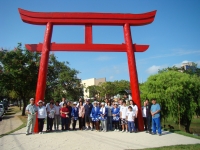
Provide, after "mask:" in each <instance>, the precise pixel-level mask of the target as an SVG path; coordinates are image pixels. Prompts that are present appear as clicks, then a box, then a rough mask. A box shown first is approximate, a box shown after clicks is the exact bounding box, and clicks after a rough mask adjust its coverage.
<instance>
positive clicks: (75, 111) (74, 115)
mask: <svg viewBox="0 0 200 150" xmlns="http://www.w3.org/2000/svg"><path fill="white" fill-rule="evenodd" d="M78 115H79V112H78V107H77V103H76V102H73V107H72V113H71V116H72V121H73V122H72V129H73V130H76V122H77V120H78Z"/></svg>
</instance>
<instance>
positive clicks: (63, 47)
mask: <svg viewBox="0 0 200 150" xmlns="http://www.w3.org/2000/svg"><path fill="white" fill-rule="evenodd" d="M42 45H43V44H42V43H40V44H26V45H25V46H26V48H27V49H28V50H29V51H37V52H41V51H42ZM132 46H135V52H144V51H146V50H147V49H148V48H149V45H137V44H133V45H132ZM50 49H51V51H78V52H126V51H127V50H126V44H57V43H51V48H50Z"/></svg>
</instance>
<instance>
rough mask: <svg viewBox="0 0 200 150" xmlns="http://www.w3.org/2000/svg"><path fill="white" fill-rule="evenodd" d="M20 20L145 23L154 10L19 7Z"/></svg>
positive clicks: (150, 20) (92, 23) (38, 21)
mask: <svg viewBox="0 0 200 150" xmlns="http://www.w3.org/2000/svg"><path fill="white" fill-rule="evenodd" d="M19 13H20V16H21V18H22V20H23V21H24V22H26V23H29V24H35V25H46V24H47V23H48V22H51V23H53V25H85V24H91V25H112V26H114V25H117V26H119V25H122V26H123V25H124V24H125V23H128V24H129V25H130V26H141V25H147V24H150V23H152V22H153V21H154V17H155V15H156V10H155V11H151V12H147V13H143V14H120V13H79V12H73V13H71V12H31V11H27V10H23V9H20V8H19Z"/></svg>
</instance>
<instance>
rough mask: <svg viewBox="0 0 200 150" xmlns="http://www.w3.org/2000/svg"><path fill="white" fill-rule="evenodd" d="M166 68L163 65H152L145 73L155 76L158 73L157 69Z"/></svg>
mask: <svg viewBox="0 0 200 150" xmlns="http://www.w3.org/2000/svg"><path fill="white" fill-rule="evenodd" d="M166 67H167V66H166V65H163V66H156V65H153V66H151V67H149V68H148V69H147V73H149V74H155V73H157V72H158V70H159V69H163V68H166Z"/></svg>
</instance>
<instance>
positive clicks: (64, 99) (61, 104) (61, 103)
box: [59, 97, 66, 108]
mask: <svg viewBox="0 0 200 150" xmlns="http://www.w3.org/2000/svg"><path fill="white" fill-rule="evenodd" d="M65 102H66V98H65V97H63V98H62V102H60V104H59V105H60V107H61V108H62V107H63V104H64V103H65Z"/></svg>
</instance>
